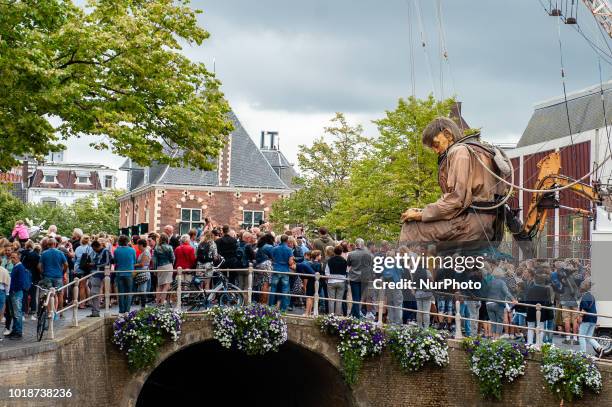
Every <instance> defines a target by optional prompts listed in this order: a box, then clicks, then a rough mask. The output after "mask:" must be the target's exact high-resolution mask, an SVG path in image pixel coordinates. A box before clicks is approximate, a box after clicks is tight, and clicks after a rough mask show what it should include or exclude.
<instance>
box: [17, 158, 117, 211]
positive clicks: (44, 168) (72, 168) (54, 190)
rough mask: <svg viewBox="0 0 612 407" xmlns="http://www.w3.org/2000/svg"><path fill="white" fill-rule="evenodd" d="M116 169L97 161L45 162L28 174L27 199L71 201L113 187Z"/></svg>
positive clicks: (106, 190)
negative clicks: (94, 162)
mask: <svg viewBox="0 0 612 407" xmlns="http://www.w3.org/2000/svg"><path fill="white" fill-rule="evenodd" d="M116 172H117V170H115V169H113V168H109V167H107V166H105V165H101V164H82V163H66V162H63V161H60V162H45V163H43V164H41V165H38V166H37V167H36V168H35V169H34V170H33V171H32V174H31V176H30V182H29V187H28V194H27V195H28V202H31V203H43V204H48V205H71V204H73V203H74V201H76V200H77V199H79V198H85V197H87V196H90V195H93V194H98V193H104V192H108V191H110V190H112V189H114V188H115V184H116V175H115V174H116Z"/></svg>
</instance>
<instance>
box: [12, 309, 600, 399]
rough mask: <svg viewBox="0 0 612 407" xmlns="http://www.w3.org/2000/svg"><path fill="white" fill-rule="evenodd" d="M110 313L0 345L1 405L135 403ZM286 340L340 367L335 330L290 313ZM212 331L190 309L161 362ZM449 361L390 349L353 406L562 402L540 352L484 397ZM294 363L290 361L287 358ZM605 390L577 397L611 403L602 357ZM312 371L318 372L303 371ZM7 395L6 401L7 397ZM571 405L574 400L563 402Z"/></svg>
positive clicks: (454, 348) (373, 363)
mask: <svg viewBox="0 0 612 407" xmlns="http://www.w3.org/2000/svg"><path fill="white" fill-rule="evenodd" d="M111 323H112V321H111V320H110V319H107V320H106V321H103V320H86V321H84V322H83V324H82V326H81V327H79V328H71V329H66V330H64V331H61V335H59V337H58V339H56V340H55V341H45V342H41V343H40V344H35V345H34V346H30V347H27V346H24V347H22V348H19V349H11V350H4V351H3V350H2V349H1V348H0V383H1V384H0V387H1V389H2V393H1V394H0V405H7V406H48V405H55V406H80V407H81V406H92V407H94V406H118V407H119V406H121V407H123V406H134V405H135V403H136V400H137V398H138V394H139V391H140V389H141V387H142V385H143V384H144V383H145V381H146V379H147V377H148V375H149V373H150V372H151V371H152V370H153V369H150V370H149V371H146V372H138V373H134V372H130V371H129V370H128V368H127V363H126V359H125V357H124V355H123V354H121V353H120V352H119V351H118V350H117V349H116V348H115V346H114V345H112V344H111V343H110V340H109V337H110V334H111V332H112V326H111ZM288 324H289V340H290V341H291V342H293V343H294V344H297V345H298V346H300V347H303V348H304V349H305V350H307V351H309V352H311V354H312V357H318V358H322V359H324V360H325V361H326V363H329V364H330V365H331V366H333V367H335V368H337V369H339V367H340V359H339V357H338V354H337V352H336V349H335V347H336V343H335V340H334V338H330V337H327V336H324V335H322V334H321V333H320V332H319V331H318V329H317V328H316V327H315V326H314V324H313V322H312V321H308V320H303V319H300V318H288ZM211 338H212V326H211V323H210V321H208V320H203V319H202V317H201V316H189V317H188V318H187V320H186V322H185V324H184V327H183V334H182V336H181V338H180V339H179V341H178V342H177V343H171V344H167V345H165V346H164V347H163V349H162V351H161V355H160V358H159V362H158V363H161V362H163V361H164V360H165V359H166V358H168V357H170V356H171V355H173V354H174V353H175V352H179V351H180V350H181V349H184V348H185V347H187V346H190V345H192V344H196V343H199V342H202V341H207V340H210V339H211ZM450 347H451V349H450V365H449V366H447V367H445V368H443V369H437V368H427V369H425V370H423V371H421V372H418V373H412V374H410V375H406V374H403V373H402V372H401V371H400V370H399V368H398V367H397V365H396V364H395V362H394V360H393V359H392V357H391V355H390V354H389V353H385V354H384V355H383V356H381V357H377V358H374V359H371V360H368V361H366V363H365V364H364V367H363V369H362V372H361V374H360V378H359V381H358V383H357V385H356V386H354V388H353V389H352V390H350V392H351V394H350V395H349V396H350V399H351V400H353V403H354V404H355V405H356V406H360V407H361V406H376V407H379V406H381V407H384V406H413V405H414V406H491V405H499V406H510V405H511V406H519V407H520V406H530V407H532V406H558V405H559V402H558V401H556V400H555V399H554V398H553V397H552V396H551V395H550V393H549V391H548V390H547V389H545V388H544V382H543V379H542V375H541V374H540V371H539V366H540V365H539V362H538V355H536V356H534V357H533V358H532V359H531V360H530V361H529V362H528V365H527V370H526V374H525V376H523V377H521V378H519V379H518V380H517V382H515V383H512V384H509V385H506V386H505V387H504V390H503V399H502V400H501V401H500V402H492V401H483V400H482V399H481V397H480V395H479V392H478V384H477V382H476V381H475V380H474V378H473V376H472V375H471V373H470V372H469V370H468V368H467V361H466V357H467V356H466V353H465V352H464V351H463V350H462V349H461V347H460V344H459V343H458V342H456V341H451V342H450ZM288 365H289V363H288ZM600 370H601V372H602V375H603V379H604V389H603V392H602V393H601V394H600V395H598V396H593V395H591V394H588V393H587V395H586V397H585V398H584V399H582V400H581V401H580V402H578V403H575V404H573V405H576V406H592V405H602V406H607V405H612V365H611V364H600ZM306 373H307V374H311V375H312V374H315V375H316V372H306ZM9 387H13V388H14V387H17V388H24V387H25V388H70V389H72V392H73V397H72V398H71V399H54V400H53V401H52V402H50V401H49V400H48V399H47V400H45V399H38V400H31V399H30V400H27V399H20V400H18V401H11V400H8V393H7V388H9ZM2 403H5V404H2ZM566 405H570V404H569V403H566Z"/></svg>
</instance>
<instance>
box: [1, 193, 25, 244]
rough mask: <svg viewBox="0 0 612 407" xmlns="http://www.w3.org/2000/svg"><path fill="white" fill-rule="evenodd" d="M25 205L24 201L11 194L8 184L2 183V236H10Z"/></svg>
mask: <svg viewBox="0 0 612 407" xmlns="http://www.w3.org/2000/svg"><path fill="white" fill-rule="evenodd" d="M23 207H24V204H23V202H21V201H20V200H19V199H17V198H15V197H14V196H13V195H12V194H11V192H10V190H9V188H8V186H6V185H4V184H0V236H10V234H11V231H12V230H13V226H15V221H16V220H18V219H20V216H21V213H22V211H23Z"/></svg>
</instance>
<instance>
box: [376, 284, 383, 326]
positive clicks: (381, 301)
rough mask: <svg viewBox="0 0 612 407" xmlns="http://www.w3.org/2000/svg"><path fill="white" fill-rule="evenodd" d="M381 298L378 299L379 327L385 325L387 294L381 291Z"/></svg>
mask: <svg viewBox="0 0 612 407" xmlns="http://www.w3.org/2000/svg"><path fill="white" fill-rule="evenodd" d="M379 294H380V298H379V299H378V322H377V323H378V325H379V326H382V324H383V314H384V313H385V292H384V291H379Z"/></svg>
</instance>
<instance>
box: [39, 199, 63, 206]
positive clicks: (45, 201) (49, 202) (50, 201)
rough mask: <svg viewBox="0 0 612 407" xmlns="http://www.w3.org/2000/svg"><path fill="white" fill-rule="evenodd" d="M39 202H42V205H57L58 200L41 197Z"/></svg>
mask: <svg viewBox="0 0 612 407" xmlns="http://www.w3.org/2000/svg"><path fill="white" fill-rule="evenodd" d="M40 203H41V204H43V205H49V206H58V205H59V200H57V199H55V198H42V199H41V200H40Z"/></svg>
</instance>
